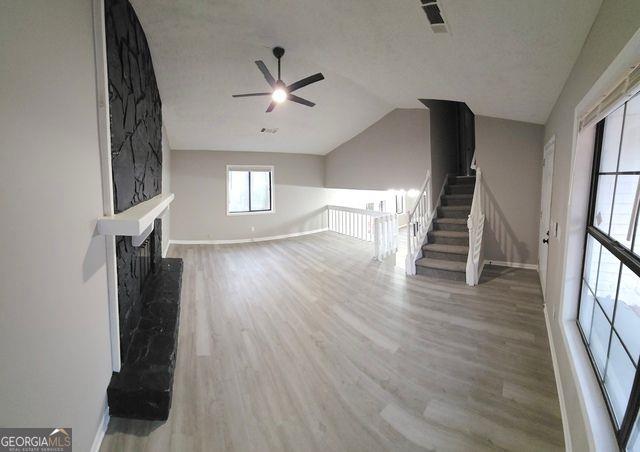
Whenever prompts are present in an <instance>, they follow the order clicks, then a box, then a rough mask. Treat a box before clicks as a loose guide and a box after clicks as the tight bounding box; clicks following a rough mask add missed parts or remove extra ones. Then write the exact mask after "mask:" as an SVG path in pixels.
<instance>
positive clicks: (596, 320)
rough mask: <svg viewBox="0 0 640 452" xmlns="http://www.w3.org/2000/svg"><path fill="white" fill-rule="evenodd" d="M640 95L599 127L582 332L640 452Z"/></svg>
mask: <svg viewBox="0 0 640 452" xmlns="http://www.w3.org/2000/svg"><path fill="white" fill-rule="evenodd" d="M639 204H640V95H637V96H635V97H634V98H632V99H631V100H629V101H628V102H627V103H625V104H624V105H622V106H621V107H620V108H618V109H617V110H615V111H614V112H613V113H611V114H609V115H608V116H607V117H606V118H604V119H603V120H602V121H600V123H598V125H597V129H596V144H595V153H594V163H593V175H592V179H591V196H590V202H589V215H588V226H587V231H586V234H587V236H586V244H585V253H584V264H583V272H582V289H581V294H580V303H579V308H578V326H579V329H580V332H581V334H582V339H583V341H584V343H585V346H586V347H587V350H588V352H589V357H590V358H591V362H592V364H593V368H594V371H595V373H596V377H597V378H598V382H599V383H600V387H601V389H602V392H603V394H604V398H605V400H606V402H607V406H608V408H609V414H610V417H611V421H612V423H613V426H614V429H615V431H616V436H617V439H618V443H619V445H620V448H621V449H626V450H634V451H635V450H637V451H640V440H639V439H638V438H639V437H640V425H639V423H640V417H638V416H637V414H638V409H639V408H640V372H639V371H638V361H639V359H640V235H639V229H640V228H638V210H640V209H639Z"/></svg>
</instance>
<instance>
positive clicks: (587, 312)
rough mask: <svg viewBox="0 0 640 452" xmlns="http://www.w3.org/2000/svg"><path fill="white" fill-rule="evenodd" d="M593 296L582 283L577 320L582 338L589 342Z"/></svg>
mask: <svg viewBox="0 0 640 452" xmlns="http://www.w3.org/2000/svg"><path fill="white" fill-rule="evenodd" d="M593 303H594V299H593V294H592V293H591V291H590V290H589V287H588V286H587V285H586V284H585V283H582V294H581V295H580V313H579V315H578V320H579V321H580V326H581V327H582V332H583V333H584V336H585V337H586V338H587V340H589V334H590V333H591V319H592V318H593Z"/></svg>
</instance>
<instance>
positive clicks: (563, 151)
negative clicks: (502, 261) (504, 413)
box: [544, 0, 640, 450]
mask: <svg viewBox="0 0 640 452" xmlns="http://www.w3.org/2000/svg"><path fill="white" fill-rule="evenodd" d="M639 25H640V2H639V1H637V0H604V2H603V3H602V6H601V8H600V11H599V13H598V16H597V18H596V20H595V22H594V24H593V26H592V28H591V31H590V32H589V36H588V37H587V40H586V42H585V44H584V46H583V48H582V51H581V53H580V56H579V57H578V60H577V61H576V63H575V65H574V67H573V69H572V71H571V74H570V75H569V77H568V79H567V82H566V83H565V86H564V88H563V90H562V93H561V94H560V97H559V98H558V101H557V102H556V104H555V106H554V107H553V110H552V112H551V115H550V116H549V119H548V121H547V124H546V126H545V140H544V141H545V142H546V141H547V140H549V139H550V138H551V137H552V136H553V135H555V137H556V144H555V162H554V174H553V193H552V201H551V219H552V221H557V222H559V223H560V225H561V226H564V225H565V224H566V220H567V217H566V215H567V210H566V205H567V202H568V194H569V181H570V171H571V148H572V142H573V133H574V132H573V130H574V129H573V127H574V113H575V107H576V105H577V104H578V103H579V102H580V101H581V100H582V98H583V97H584V96H585V94H586V93H587V92H588V90H589V89H590V88H591V87H592V86H593V84H594V83H595V81H596V80H597V79H598V78H599V77H600V75H601V74H602V73H603V72H604V70H605V69H606V68H607V67H608V66H609V64H610V63H611V62H612V61H613V59H614V58H615V56H616V55H617V54H618V53H619V52H620V50H621V49H622V48H623V47H624V45H625V44H626V43H627V42H628V41H629V39H631V37H632V36H633V34H634V33H635V32H636V30H638V26H639ZM565 238H566V234H564V233H562V234H561V236H560V240H558V239H555V238H554V237H553V235H552V238H551V241H550V243H549V260H548V273H547V303H548V304H549V305H550V306H549V309H550V310H556V311H557V310H559V304H560V295H561V288H562V287H561V286H562V280H561V273H562V266H563V262H564V253H563V250H564V240H565ZM561 321H562V319H561V316H558V317H557V319H554V320H552V321H551V327H552V333H553V337H554V341H555V343H554V344H552V346H553V347H554V349H555V351H556V354H557V356H558V364H559V370H560V377H561V379H562V386H563V390H564V396H565V399H566V404H567V412H568V415H569V430H570V434H571V437H572V440H573V448H574V450H587V449H588V446H587V432H586V430H585V423H584V422H585V421H584V418H583V417H582V414H581V409H580V404H579V399H578V396H577V392H576V387H575V384H574V382H573V378H572V373H571V369H570V364H569V357H568V356H567V351H566V347H565V346H564V345H563V335H562V332H561V330H560V322H561Z"/></svg>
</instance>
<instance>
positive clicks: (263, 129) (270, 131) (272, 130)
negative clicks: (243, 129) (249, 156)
mask: <svg viewBox="0 0 640 452" xmlns="http://www.w3.org/2000/svg"><path fill="white" fill-rule="evenodd" d="M277 131H278V129H265V128H264V127H263V128H262V129H260V133H271V134H274V133H276V132H277Z"/></svg>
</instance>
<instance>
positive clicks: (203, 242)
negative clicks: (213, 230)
mask: <svg viewBox="0 0 640 452" xmlns="http://www.w3.org/2000/svg"><path fill="white" fill-rule="evenodd" d="M328 230H329V228H322V229H313V230H311V231H303V232H294V233H291V234H283V235H272V236H270V237H255V238H250V239H232V240H170V241H169V243H170V244H172V245H231V244H234V243H253V242H268V241H270V240H280V239H288V238H291V237H300V236H302V235H309V234H317V233H319V232H325V231H328Z"/></svg>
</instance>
